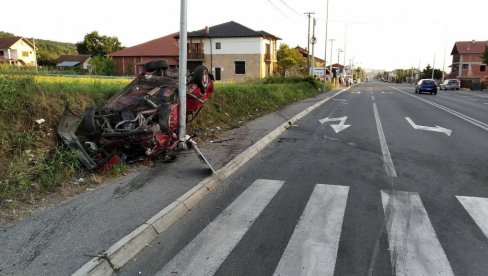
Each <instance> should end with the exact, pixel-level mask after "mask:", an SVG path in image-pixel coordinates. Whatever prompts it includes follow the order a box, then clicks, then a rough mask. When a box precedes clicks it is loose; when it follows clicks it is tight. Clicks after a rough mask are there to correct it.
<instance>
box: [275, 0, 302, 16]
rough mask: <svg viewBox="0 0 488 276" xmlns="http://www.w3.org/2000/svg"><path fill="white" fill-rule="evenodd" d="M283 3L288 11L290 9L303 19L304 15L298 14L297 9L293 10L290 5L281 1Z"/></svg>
mask: <svg viewBox="0 0 488 276" xmlns="http://www.w3.org/2000/svg"><path fill="white" fill-rule="evenodd" d="M280 2H281V3H283V5H285V6H286V7H287V8H288V9H290V10H291V11H292V12H294V13H295V14H297V15H298V16H300V17H302V16H303V15H302V14H301V13H299V12H297V11H296V10H295V9H293V8H292V7H290V6H288V4H286V3H285V1H284V0H280Z"/></svg>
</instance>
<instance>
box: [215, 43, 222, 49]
mask: <svg viewBox="0 0 488 276" xmlns="http://www.w3.org/2000/svg"><path fill="white" fill-rule="evenodd" d="M215 49H217V50H220V49H222V45H221V44H220V42H216V43H215Z"/></svg>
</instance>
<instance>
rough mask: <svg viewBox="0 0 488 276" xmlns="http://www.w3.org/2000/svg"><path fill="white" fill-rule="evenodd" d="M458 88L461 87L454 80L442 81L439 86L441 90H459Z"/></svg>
mask: <svg viewBox="0 0 488 276" xmlns="http://www.w3.org/2000/svg"><path fill="white" fill-rule="evenodd" d="M459 87H461V85H460V83H459V81H458V80H456V79H447V80H444V82H443V83H441V85H440V88H441V90H459Z"/></svg>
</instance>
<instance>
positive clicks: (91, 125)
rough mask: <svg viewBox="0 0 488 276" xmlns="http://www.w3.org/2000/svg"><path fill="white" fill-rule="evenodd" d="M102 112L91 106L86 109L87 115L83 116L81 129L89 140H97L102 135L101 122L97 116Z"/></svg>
mask: <svg viewBox="0 0 488 276" xmlns="http://www.w3.org/2000/svg"><path fill="white" fill-rule="evenodd" d="M99 114H100V111H99V110H98V108H97V107H96V106H89V107H87V108H85V113H84V114H83V120H82V121H81V127H82V130H83V133H84V135H85V136H86V137H87V138H89V139H92V138H96V137H97V136H98V135H100V134H101V133H102V130H101V129H100V122H99V121H98V120H97V118H96V117H97V116H98V115H99Z"/></svg>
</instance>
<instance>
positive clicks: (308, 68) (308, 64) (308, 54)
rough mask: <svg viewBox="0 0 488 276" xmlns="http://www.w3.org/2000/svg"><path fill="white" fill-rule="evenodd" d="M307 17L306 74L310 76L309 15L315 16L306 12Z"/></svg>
mask: <svg viewBox="0 0 488 276" xmlns="http://www.w3.org/2000/svg"><path fill="white" fill-rule="evenodd" d="M305 14H306V15H307V16H308V24H307V25H308V26H307V27H308V36H307V72H308V74H309V75H310V15H312V14H315V13H314V12H306V13H305Z"/></svg>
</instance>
